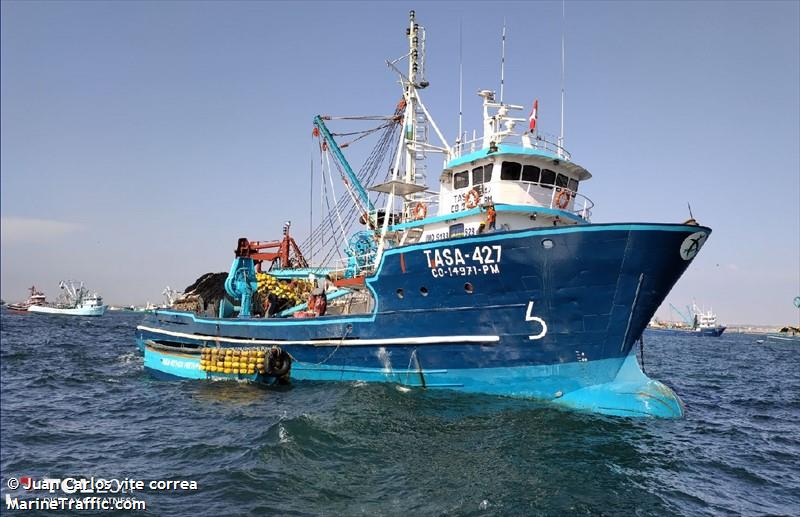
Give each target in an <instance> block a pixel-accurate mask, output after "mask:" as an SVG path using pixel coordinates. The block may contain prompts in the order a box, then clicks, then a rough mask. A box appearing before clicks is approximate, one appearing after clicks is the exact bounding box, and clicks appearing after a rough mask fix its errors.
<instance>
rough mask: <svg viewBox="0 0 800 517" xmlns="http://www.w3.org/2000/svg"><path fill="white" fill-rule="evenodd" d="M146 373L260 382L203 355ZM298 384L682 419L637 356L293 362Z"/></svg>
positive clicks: (172, 359) (155, 362) (151, 360)
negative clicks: (547, 361) (404, 364)
mask: <svg viewBox="0 0 800 517" xmlns="http://www.w3.org/2000/svg"><path fill="white" fill-rule="evenodd" d="M144 356H145V358H144V365H145V367H146V368H148V369H151V370H155V371H158V372H161V373H162V374H166V375H167V376H170V377H176V378H189V379H214V378H230V379H239V380H255V379H256V378H257V376H253V375H224V374H207V373H206V372H204V371H202V370H200V358H199V356H196V357H192V356H186V355H175V354H168V353H163V352H161V351H158V350H152V349H147V350H146V351H145V354H144ZM291 377H292V379H293V380H310V381H340V382H341V381H344V382H348V381H349V382H353V381H363V382H391V383H397V384H401V385H405V386H409V387H414V388H419V387H424V388H428V389H432V388H444V389H454V390H458V391H464V392H472V393H484V394H493V395H499V396H510V397H523V398H532V399H539V400H544V401H549V402H552V403H555V404H558V405H562V406H566V407H569V408H572V409H578V410H585V411H591V412H595V413H603V414H608V415H616V416H654V417H665V418H679V417H682V416H683V413H684V408H683V403H682V402H681V400H680V398H678V396H677V395H676V394H675V392H673V391H672V390H671V389H670V388H668V387H667V386H665V385H664V384H662V383H660V382H658V381H654V380H652V379H650V378H649V377H647V376H646V375H645V374H644V373H642V371H641V369H640V368H639V363H638V361H637V360H636V354H635V353H634V352H631V354H630V355H628V356H627V358H625V360H624V361H622V365H621V366H620V360H619V359H604V360H599V361H589V362H575V363H564V364H557V365H546V366H520V367H501V368H472V369H456V370H446V369H439V370H424V369H423V370H421V371H419V370H413V369H412V370H408V369H401V370H395V369H392V368H382V369H381V368H361V367H347V366H344V367H343V366H329V365H321V364H310V363H303V362H298V361H296V362H294V363H293V364H292V370H291Z"/></svg>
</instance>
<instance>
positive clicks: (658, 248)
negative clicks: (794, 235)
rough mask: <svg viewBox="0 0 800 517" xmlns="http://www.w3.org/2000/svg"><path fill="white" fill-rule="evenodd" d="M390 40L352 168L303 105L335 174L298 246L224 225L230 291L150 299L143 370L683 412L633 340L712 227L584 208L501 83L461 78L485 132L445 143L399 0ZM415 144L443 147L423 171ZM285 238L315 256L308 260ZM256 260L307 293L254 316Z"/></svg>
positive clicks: (414, 26) (575, 167)
mask: <svg viewBox="0 0 800 517" xmlns="http://www.w3.org/2000/svg"><path fill="white" fill-rule="evenodd" d="M406 36H407V39H408V44H409V48H408V53H407V54H405V56H404V58H401V59H406V60H407V63H405V64H406V65H407V66H405V68H404V69H403V70H401V69H400V67H402V66H403V64H399V63H400V61H401V60H400V59H398V60H395V61H389V62H388V64H389V66H390V68H392V69H393V70H394V71H395V72H396V73H397V75H398V77H399V82H400V84H401V88H402V99H401V101H400V103H399V104H397V106H396V107H395V109H394V112H393V113H391V114H390V115H388V116H386V117H385V118H380V119H378V118H371V119H370V120H378V124H379V127H378V128H377V129H375V130H372V131H373V132H376V133H377V134H379V135H382V136H381V137H380V140H379V143H378V144H377V145H376V147H375V149H374V150H373V152H372V153H371V154H370V155H369V157H368V158H367V160H366V161H365V165H364V166H362V167H361V169H359V170H358V171H355V170H354V169H353V168H352V167H351V165H350V164H349V162H348V160H347V159H346V158H345V156H344V153H343V150H342V149H343V148H344V147H345V146H344V144H342V145H339V143H338V142H337V138H341V137H343V136H346V135H350V136H352V135H354V133H352V132H351V133H336V132H335V131H332V130H331V129H330V128H329V127H328V124H329V123H333V122H335V121H338V120H339V119H337V118H335V117H323V116H317V117H315V118H314V121H313V126H314V129H313V132H314V135H315V136H316V137H317V141H318V143H319V146H318V147H319V150H320V153H321V156H322V158H321V161H320V163H321V164H323V167H322V168H323V174H324V171H325V169H326V164H327V170H328V172H329V173H331V172H338V173H339V174H340V175H341V177H342V179H343V180H344V181H343V183H344V186H345V194H344V195H341V196H340V197H339V198H338V199H337V200H335V201H334V202H333V203H332V210H331V212H330V213H329V214H328V215H327V216H326V218H325V219H323V221H322V224H321V225H320V227H318V228H317V230H315V231H314V232H312V233H311V235H310V236H309V239H308V240H307V242H305V243H304V244H302V245H300V246H293V242H294V241H293V239H291V238H289V227H288V225H286V226H284V239H283V240H281V241H274V242H261V241H250V240H248V239H246V238H241V239H239V242H238V245H237V247H236V251H235V253H234V259H233V263H232V265H231V267H230V270H229V273H228V276H227V279H226V281H225V288H226V291H227V293H228V295H229V296H230V298H231V299H232V300H233V302H234V303H233V304H232V306H229V305H228V304H225V303H220V305H219V306H218V307H216V306H215V308H216V309H217V312H216V313H215V312H213V310H214V308H209V307H207V304H205V303H202V304H201V303H199V304H198V310H197V311H192V312H189V311H178V310H170V309H167V310H156V311H154V312H153V313H152V314H148V315H147V316H146V317H145V319H144V320H143V321H142V323H141V324H140V325H139V326H138V327H137V330H136V340H137V342H138V345H139V347H140V349H141V350H142V351H143V353H144V366H145V368H146V369H147V370H148V371H149V372H151V373H152V374H153V375H155V376H157V377H159V378H167V379H174V378H190V379H237V380H250V381H256V382H267V383H270V382H275V381H286V380H287V379H292V380H300V381H302V380H315V381H367V382H389V383H396V384H399V385H403V386H407V387H412V388H424V389H446V390H458V391H463V392H474V393H484V394H491V395H499V396H511V397H524V398H532V399H538V400H544V401H550V402H552V403H554V404H558V405H561V406H563V407H568V408H575V409H581V410H588V411H594V412H598V413H605V414H611V415H622V416H659V417H679V416H681V415H683V412H684V408H683V404H682V402H681V400H680V398H679V397H678V396H677V395H676V394H675V393H674V392H673V391H672V390H671V389H670V388H669V387H667V386H666V385H664V384H663V383H661V382H659V381H656V380H652V379H650V378H649V377H647V376H646V375H645V374H644V373H643V372H642V370H641V368H640V367H639V364H638V361H637V358H636V354H635V351H634V348H633V345H634V343H635V342H636V341H637V340H638V339H639V338H640V336H641V334H642V331H643V330H644V328H645V327H646V325H647V323H648V321H649V320H650V318H651V317H652V316H653V314H654V312H655V311H656V309H657V308H658V306H659V305H660V304H661V302H662V301H663V300H664V298H665V296H666V295H667V293H668V292H669V291H670V289H671V288H672V286H673V285H674V284H675V282H676V281H677V280H678V279H679V278H680V276H681V274H682V273H683V272H684V271H685V270H686V268H687V267H688V266H689V264H690V263H691V262H692V260H693V259H694V258H695V256H696V255H697V253H698V252H699V250H700V249H701V247H702V246H703V244H704V243H705V241H706V239H707V238H708V236H709V235H710V233H711V229H709V228H707V227H704V226H700V225H698V224H697V223H696V222H695V221H694V220H692V221H689V222H687V223H683V224H672V223H629V222H622V223H599V224H598V223H593V222H591V216H592V209H593V203H592V202H591V200H590V199H589V198H588V197H586V196H585V195H584V194H583V184H584V182H586V181H587V180H588V179H589V178H590V177H591V174H590V173H589V171H588V170H587V169H585V168H584V167H583V166H581V165H579V164H577V163H576V162H575V161H573V159H572V156H571V155H570V153H569V152H567V150H566V149H565V148H564V141H563V131H562V136H560V137H557V138H556V137H550V136H548V135H546V134H544V133H541V132H540V131H539V128H538V127H537V126H538V124H537V121H538V116H537V110H538V102H534V104H533V106H534V108H533V110H532V111H531V113H530V115H529V116H525V115H524V114H517V113H518V112H520V111H523V110H524V107H523V106H521V105H513V104H508V103H506V102H504V101H503V95H502V87H501V94H500V96H499V98H498V97H497V96H496V94H495V92H493V91H491V90H481V91H480V92H479V93H478V95H479V96H480V99H481V104H482V112H483V123H482V126H483V127H482V135H481V136H474V138H471V139H468V138H467V135H466V133H464V132H462V131H461V128H459V135H458V137H457V138H456V139H455V140H454V142H452V143H449V142H448V141H447V140H446V139H445V138H444V136H443V134H442V132H441V131H440V130H439V128H438V126H437V125H436V123H435V121H434V119H433V118H432V116H431V114H430V111H429V109H428V108H427V106H426V105H425V104H424V103H423V100H422V91H423V90H424V89H425V88H426V87H428V86H429V83H428V81H427V80H426V79H425V61H424V55H425V39H426V38H425V29H424V28H423V27H422V26H420V25H419V24H418V23H417V21H416V19H415V15H414V12H413V11H412V12H411V14H410V20H409V24H408V26H407V28H406ZM515 114H516V116H515ZM520 115H521V116H520ZM364 119H365V118H364V117H361V120H364ZM432 134H433V135H435V136H437V137H438V142H437V143H435V144H432V143H430V142H429V140H430V139H429V136H432ZM359 137H360V135H359V136H357V137H356V138H359ZM389 137H395V138H396V140H392V139H391V138H389ZM429 153H441V154H442V155H443V158H444V165H443V167H442V169H441V170H440V171H439V172H438V174H436V175H435V176H432V175H431V167H430V164H429V163H428V161H427V160H426V158H427V155H428V154H429ZM330 164H332V165H330ZM386 164H388V166H386ZM386 170H389V173H388V175H387V176H386V177H380V176H378V175H377V174H379V172H380V171H383V172H385V171H386ZM331 178H332V175H331V174H329V175H328V176H327V177H326V180H325V181H326V185H327V183H328V181H327V180H329V179H331ZM375 179H377V182H375ZM428 179H431V180H432V182H429V181H427V180H428ZM428 183H433V184H434V186H433V187H431V186H429V185H428ZM436 187H438V188H436ZM326 188H327V187H326ZM352 221H359V222H360V223H362V224H363V226H362V229H360V230H359V231H355V232H352V231H351V232H350V234H349V238H347V240H339V241H338V243H339V245H340V246H341V247H342V248H343V252H344V253H343V255H342V258H343V262H342V263H336V261H335V260H331V261H330V263H328V262H325V260H326V259H327V258H328V257H331V255H332V256H333V257H335V256H336V253H337V252H340V251H342V248H336V246H330V245H329V248H330V249H327V251H326V243H328V242H329V241H328V240H327V239H329V238H333V237H332V236H336V235H339V237H340V239H341V234H342V233H343V231H344V230H345V229H346V228H347V224H346V223H349V222H352ZM337 224H338V225H339V227H338V228H336V231H335V232H330V233H329V234H327V235H328V237H326V236H325V235H326V234H325V233H324V232H325V228H328V227H334V226H335V225H337ZM354 224H358V223H354ZM339 230H341V231H339ZM271 248H274V249H275V251H268V250H270V249H271ZM301 248H302V250H305V251H308V250H309V249H311V250H312V251H311V254H312V255H313V253H314V250H316V254H317V257H322V258H321V259H318V260H317V262H316V264H314V261H313V260H307V259H306V258H305V257H304V256H303V255H302V253H301ZM331 250H333V251H331ZM266 273H269V276H270V277H271V278H273V279H277V281H278V282H286V281H289V280H290V279H292V278H294V279H298V278H305V279H310V280H311V283H312V284H313V285H314V287H315V289H314V290H313V291H312V293H311V294H310V295H309V302H310V303H301V304H298V305H297V306H296V307H293V308H291V309H288V310H283V311H280V312H277V313H273V312H272V311H271V310H266V311H265V317H261V315H260V314H259V313H258V311H257V310H255V309H256V308H257V306H258V304H253V299H254V297H256V295H257V292H258V288H259V275H264V274H266ZM187 291H188V289H187ZM315 293H316V294H315ZM315 297H316V298H315ZM320 297H322V299H323V301H324V302H325V303H324V304H322V305H323V309H322V310H320V308H319V307H320V304H319V303H318V302H319V301H320ZM204 308H205V311H204ZM312 309H313V310H312Z"/></svg>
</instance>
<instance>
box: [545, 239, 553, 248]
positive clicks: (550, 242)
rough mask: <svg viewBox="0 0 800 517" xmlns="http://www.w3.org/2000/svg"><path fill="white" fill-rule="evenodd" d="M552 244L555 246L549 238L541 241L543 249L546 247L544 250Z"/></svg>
mask: <svg viewBox="0 0 800 517" xmlns="http://www.w3.org/2000/svg"><path fill="white" fill-rule="evenodd" d="M553 246H555V243H554V242H553V241H552V240H550V239H544V240H543V241H542V248H544V249H546V250H549V249H550V248H552V247H553Z"/></svg>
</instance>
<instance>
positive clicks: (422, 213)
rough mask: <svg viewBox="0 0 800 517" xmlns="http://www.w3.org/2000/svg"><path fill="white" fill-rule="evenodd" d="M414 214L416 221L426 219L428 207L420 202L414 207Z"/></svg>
mask: <svg viewBox="0 0 800 517" xmlns="http://www.w3.org/2000/svg"><path fill="white" fill-rule="evenodd" d="M412 213H413V214H414V220H415V221H419V220H420V219H425V217H426V216H427V215H428V207H427V206H425V203H422V202H419V203H417V204H416V205H414V209H413V210H412Z"/></svg>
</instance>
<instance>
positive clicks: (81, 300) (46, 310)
mask: <svg viewBox="0 0 800 517" xmlns="http://www.w3.org/2000/svg"><path fill="white" fill-rule="evenodd" d="M59 287H61V295H60V296H59V297H58V300H57V301H56V303H39V304H32V305H31V306H30V307H28V312H34V313H38V314H60V315H63V316H102V315H103V314H105V312H106V308H107V307H108V306H107V305H103V298H102V296H100V295H99V294H97V293H93V292H90V291H89V290H87V289H86V288H85V287H84V286H83V282H76V281H74V280H67V281H62V282H61V283H60V284H59Z"/></svg>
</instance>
